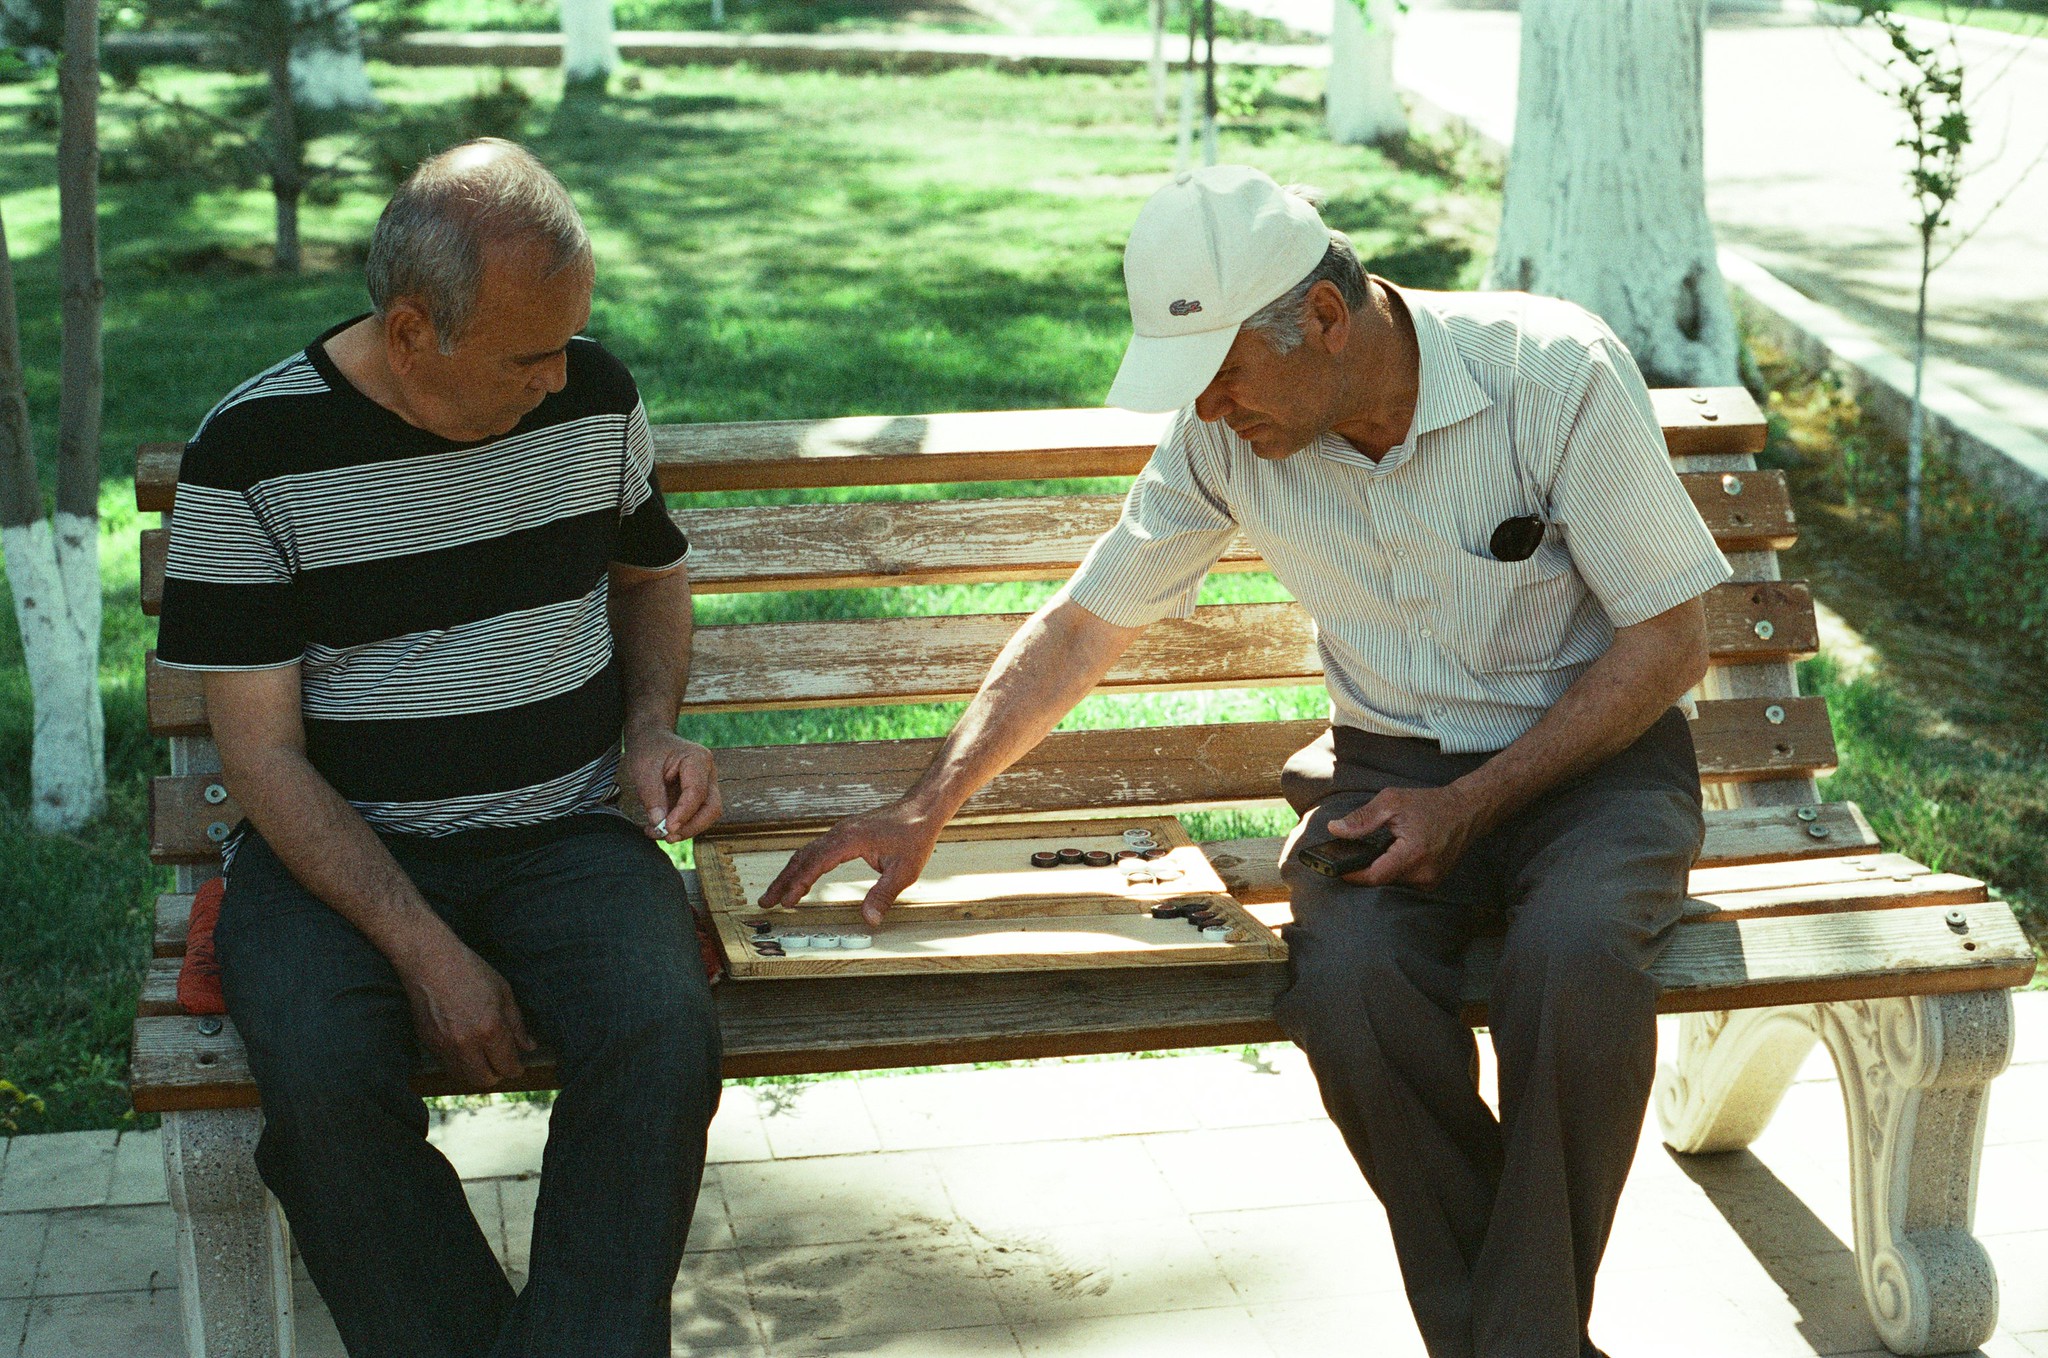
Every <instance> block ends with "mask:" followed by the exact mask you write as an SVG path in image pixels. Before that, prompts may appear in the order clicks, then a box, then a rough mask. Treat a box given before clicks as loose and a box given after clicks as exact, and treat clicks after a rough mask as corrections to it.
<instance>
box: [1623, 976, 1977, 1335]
mask: <svg viewBox="0 0 2048 1358" xmlns="http://www.w3.org/2000/svg"><path fill="white" fill-rule="evenodd" d="M1816 1036H1817V1037H1819V1038H1820V1039H1821V1040H1822V1041H1824V1042H1826V1043H1827V1046H1828V1051H1829V1053H1830V1054H1831V1055H1832V1056H1833V1057H1834V1059H1835V1070H1836V1073H1837V1074H1838V1075H1839V1076H1840V1079H1841V1084H1842V1098H1843V1101H1844V1103H1845V1104H1846V1105H1847V1108H1848V1115H1849V1175H1850V1192H1851V1194H1852V1197H1853V1205H1854V1208H1855V1222H1856V1242H1855V1244H1856V1269H1857V1273H1858V1275H1859V1277H1860V1278H1861V1280H1862V1283H1863V1299H1864V1302H1865V1304H1866V1305H1867V1306H1868V1307H1869V1308H1870V1318H1871V1321H1872V1323H1873V1324H1875V1325H1876V1327H1877V1332H1878V1336H1879V1337H1880V1338H1881V1339H1883V1341H1884V1343H1885V1346H1886V1347H1887V1348H1889V1349H1891V1350H1892V1352H1894V1353H1900V1354H1916V1355H1917V1354H1935V1353H1957V1352H1962V1351H1965V1350H1968V1349H1973V1348H1976V1347H1977V1346H1978V1345H1980V1344H1982V1343H1984V1342H1985V1341H1986V1340H1988V1339H1990V1337H1991V1334H1992V1331H1993V1329H1994V1328H1995V1327H1996V1325H1997V1322H1998V1279H1997V1276H1996V1275H1995V1274H1994V1273H1993V1271H1992V1267H1991V1259H1990V1256H1988V1255H1987V1254H1986V1253H1985V1251H1984V1247H1983V1246H1982V1245H1981V1244H1979V1243H1978V1241H1977V1239H1976V1237H1975V1236H1974V1235H1973V1234H1971V1231H1972V1228H1973V1217H1974V1215H1975V1210H1976V1200H1977V1163H1978V1156H1979V1153H1980V1152H1981V1151H1982V1149H1983V1145H1984V1114H1985V1097H1986V1095H1987V1093H1988V1092H1989V1087H1990V1083H1991V1081H1992V1079H1993V1078H1994V1077H1996V1076H1997V1075H1998V1074H1999V1072H2000V1071H2002V1070H2004V1069H2005V1065H2006V1061H2007V1059H2008V1058H2009V1056H2010V1055H2011V1051H2012V996H2011V994H2010V992H2007V991H2003V990H1988V991H1971V992H1966V993H1963V994H1954V995H1917V996H1908V997H1905V998H1900V999H1880V1000H1853V1001H1845V1002H1841V1003H1835V1004H1820V1005H1800V1006H1794V1007H1789V1008H1784V1009H1767V1010H1748V1011H1742V1012H1737V1013H1721V1014H1697V1015H1688V1016H1687V1018H1686V1019H1685V1026H1684V1029H1683V1032H1682V1035H1681V1041H1680V1050H1679V1061H1678V1065H1677V1067H1676V1068H1672V1067H1666V1068H1665V1069H1664V1070H1662V1071H1661V1072H1659V1077H1658V1087H1657V1113H1658V1116H1659V1118H1660V1119H1661V1120H1662V1122H1663V1125H1664V1139H1665V1141H1666V1143H1667V1144H1669V1145H1670V1146H1671V1147H1672V1148H1673V1149H1674V1150H1679V1151H1686V1152H1703V1151H1723V1150H1734V1149H1737V1148H1739V1147H1741V1146H1743V1145H1746V1144H1748V1142H1749V1141H1750V1140H1751V1139H1752V1138H1753V1137H1755V1136H1756V1135H1757V1133H1759V1132H1761V1131H1762V1130H1763V1128H1764V1124H1765V1123H1767V1122H1768V1121H1769V1120H1770V1115H1771V1113H1772V1111H1773V1110H1775V1109H1776V1107H1777V1105H1778V1101H1779V1100H1780V1099H1781V1098H1782V1097H1783V1096H1784V1093H1785V1089H1786V1086H1787V1085H1788V1084H1789V1083H1790V1082H1791V1079H1792V1075H1793V1073H1794V1072H1795V1071H1797V1069H1798V1067H1799V1063H1800V1061H1801V1060H1802V1059H1803V1058H1804V1057H1805V1055H1806V1052H1807V1051H1808V1050H1809V1049H1810V1048H1811V1046H1812V1044H1813V1041H1814V1039H1815V1037H1816Z"/></svg>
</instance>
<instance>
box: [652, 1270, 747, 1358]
mask: <svg viewBox="0 0 2048 1358" xmlns="http://www.w3.org/2000/svg"><path fill="white" fill-rule="evenodd" d="M669 1297H670V1302H669V1305H670V1311H669V1335H670V1345H671V1347H672V1348H674V1349H675V1350H677V1351H679V1352H682V1353H696V1352H698V1351H700V1350H706V1349H709V1350H717V1349H730V1348H745V1347H746V1346H748V1345H751V1344H758V1343H760V1342H761V1327H760V1325H759V1323H758V1322H757V1321H756V1320H755V1317H754V1306H753V1302H752V1301H751V1300H750V1299H749V1296H748V1287H747V1277H746V1272H745V1271H744V1270H743V1269H742V1268H741V1267H740V1258H739V1256H738V1255H737V1254H734V1253H733V1252H732V1251H730V1250H721V1251H717V1252H715V1253H709V1254H692V1255H689V1256H688V1257H686V1258H685V1259H684V1260H683V1267H682V1270H681V1271H680V1272H679V1273H677V1274H676V1285H675V1288H674V1289H673V1290H672V1291H671V1292H670V1294H669Z"/></svg>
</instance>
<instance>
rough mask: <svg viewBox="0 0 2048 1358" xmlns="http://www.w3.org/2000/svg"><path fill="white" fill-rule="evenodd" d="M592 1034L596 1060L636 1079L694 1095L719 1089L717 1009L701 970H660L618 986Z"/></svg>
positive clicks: (719, 1046)
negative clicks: (627, 1070)
mask: <svg viewBox="0 0 2048 1358" xmlns="http://www.w3.org/2000/svg"><path fill="white" fill-rule="evenodd" d="M689 960H690V962H691V963H694V962H695V958H694V956H693V957H692V958H691V959H689ZM594 1037H595V1047H596V1050H597V1052H598V1053H600V1055H599V1057H598V1059H599V1060H600V1061H603V1060H605V1059H606V1058H607V1057H608V1058H610V1061H611V1062H612V1063H615V1064H618V1065H621V1066H624V1067H626V1068H628V1069H629V1070H630V1072H631V1074H632V1075H633V1077H634V1079H635V1081H636V1083H643V1084H646V1085H649V1086H651V1087H655V1088H667V1089H675V1090H677V1091H680V1092H691V1091H694V1092H697V1093H699V1094H701V1093H702V1091H703V1090H705V1089H706V1088H709V1089H713V1090H715V1089H716V1088H717V1087H718V1082H719V1061H720V1057H721V1045H720V1041H719V1031H718V1010H717V1007H716V1006H715V1005H714V1004H713V1003H712V1000H711V989H710V986H709V985H707V984H706V983H705V981H704V978H703V976H702V974H701V973H698V974H695V975H692V974H690V973H688V972H687V971H683V970H682V969H680V968H673V969H671V968H662V969H659V971H658V973H657V974H655V975H649V976H643V977H642V978H641V980H640V981H639V982H638V983H635V984H630V985H626V986H622V987H621V988H620V989H619V990H618V991H617V992H615V996H614V998H613V1000H612V1002H611V1003H610V1004H609V1005H608V1006H607V1012H606V1013H605V1015H604V1017H603V1020H602V1022H601V1023H600V1025H599V1028H598V1031H597V1032H596V1033H595V1034H594Z"/></svg>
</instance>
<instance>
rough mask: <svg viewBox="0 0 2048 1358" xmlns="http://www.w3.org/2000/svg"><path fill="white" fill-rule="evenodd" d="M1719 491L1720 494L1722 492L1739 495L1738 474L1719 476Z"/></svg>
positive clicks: (1739, 478)
mask: <svg viewBox="0 0 2048 1358" xmlns="http://www.w3.org/2000/svg"><path fill="white" fill-rule="evenodd" d="M1721 493H1722V494H1724V495H1740V494H1742V478H1741V477H1739V476H1733V475H1730V476H1724V477H1722V478H1721Z"/></svg>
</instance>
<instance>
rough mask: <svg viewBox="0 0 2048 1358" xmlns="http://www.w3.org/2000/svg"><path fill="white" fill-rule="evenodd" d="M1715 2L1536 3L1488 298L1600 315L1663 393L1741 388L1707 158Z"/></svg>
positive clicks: (1526, 18)
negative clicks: (1574, 307) (1511, 296)
mask: <svg viewBox="0 0 2048 1358" xmlns="http://www.w3.org/2000/svg"><path fill="white" fill-rule="evenodd" d="M1705 17H1706V5H1705V0H1526V3H1524V4H1523V6H1522V74H1521V92H1520V98H1519V103H1518V104H1517V106H1516V109H1515V142H1514V149H1513V152H1512V154H1511V156H1510V159H1509V162H1508V177H1507V191H1506V195H1505V201H1504V203H1503V205H1502V210H1501V224H1500V243H1499V246H1498V247H1497V249H1496V251H1495V254H1494V258H1493V267H1492V269H1491V270H1490V272H1489V273H1488V276H1487V286H1488V287H1493V288H1515V289H1520V290H1523V291H1527V292H1537V293H1544V294H1547V295H1549V296H1553V297H1563V298H1567V299H1569V300H1571V301H1574V302H1577V303H1579V304H1580V305H1581V306H1584V307H1586V308H1588V309H1590V310H1591V311H1593V312H1595V313H1597V314H1598V315H1599V316H1601V317H1602V318H1603V319H1605V320H1606V321H1607V323H1608V324H1609V325H1610V326H1612V327H1613V328H1614V331H1615V333H1616V334H1618V335H1620V336H1621V338H1622V341H1623V342H1624V343H1626V344H1627V345H1628V346H1629V348H1630V349H1631V350H1632V351H1633V352H1634V354H1635V357H1636V362H1637V363H1638V365H1640V366H1641V368H1642V369H1643V373H1644V375H1645V376H1646V377H1648V378H1649V380H1650V383H1651V385H1653V386H1655V385H1659V384H1665V385H1698V386H1728V385H1732V384H1734V383H1735V382H1736V381H1737V373H1736V354H1737V349H1738V344H1739V340H1738V336H1737V334H1736V330H1735V317H1734V313H1733V312H1732V311H1731V310H1730V308H1729V306H1728V295H1727V291H1726V288H1725V286H1724V285H1723V283H1722V281H1721V270H1720V267H1719V265H1718V264H1716V263H1715V259H1714V232H1713V228H1712V226H1710V225H1709V224H1708V222H1707V209H1706V184H1705V179H1704V177H1703V174H1702V171H1701V150H1700V140H1701V134H1700V115H1701V101H1700V56H1701V46H1702V34H1703V29H1704V26H1705Z"/></svg>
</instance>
